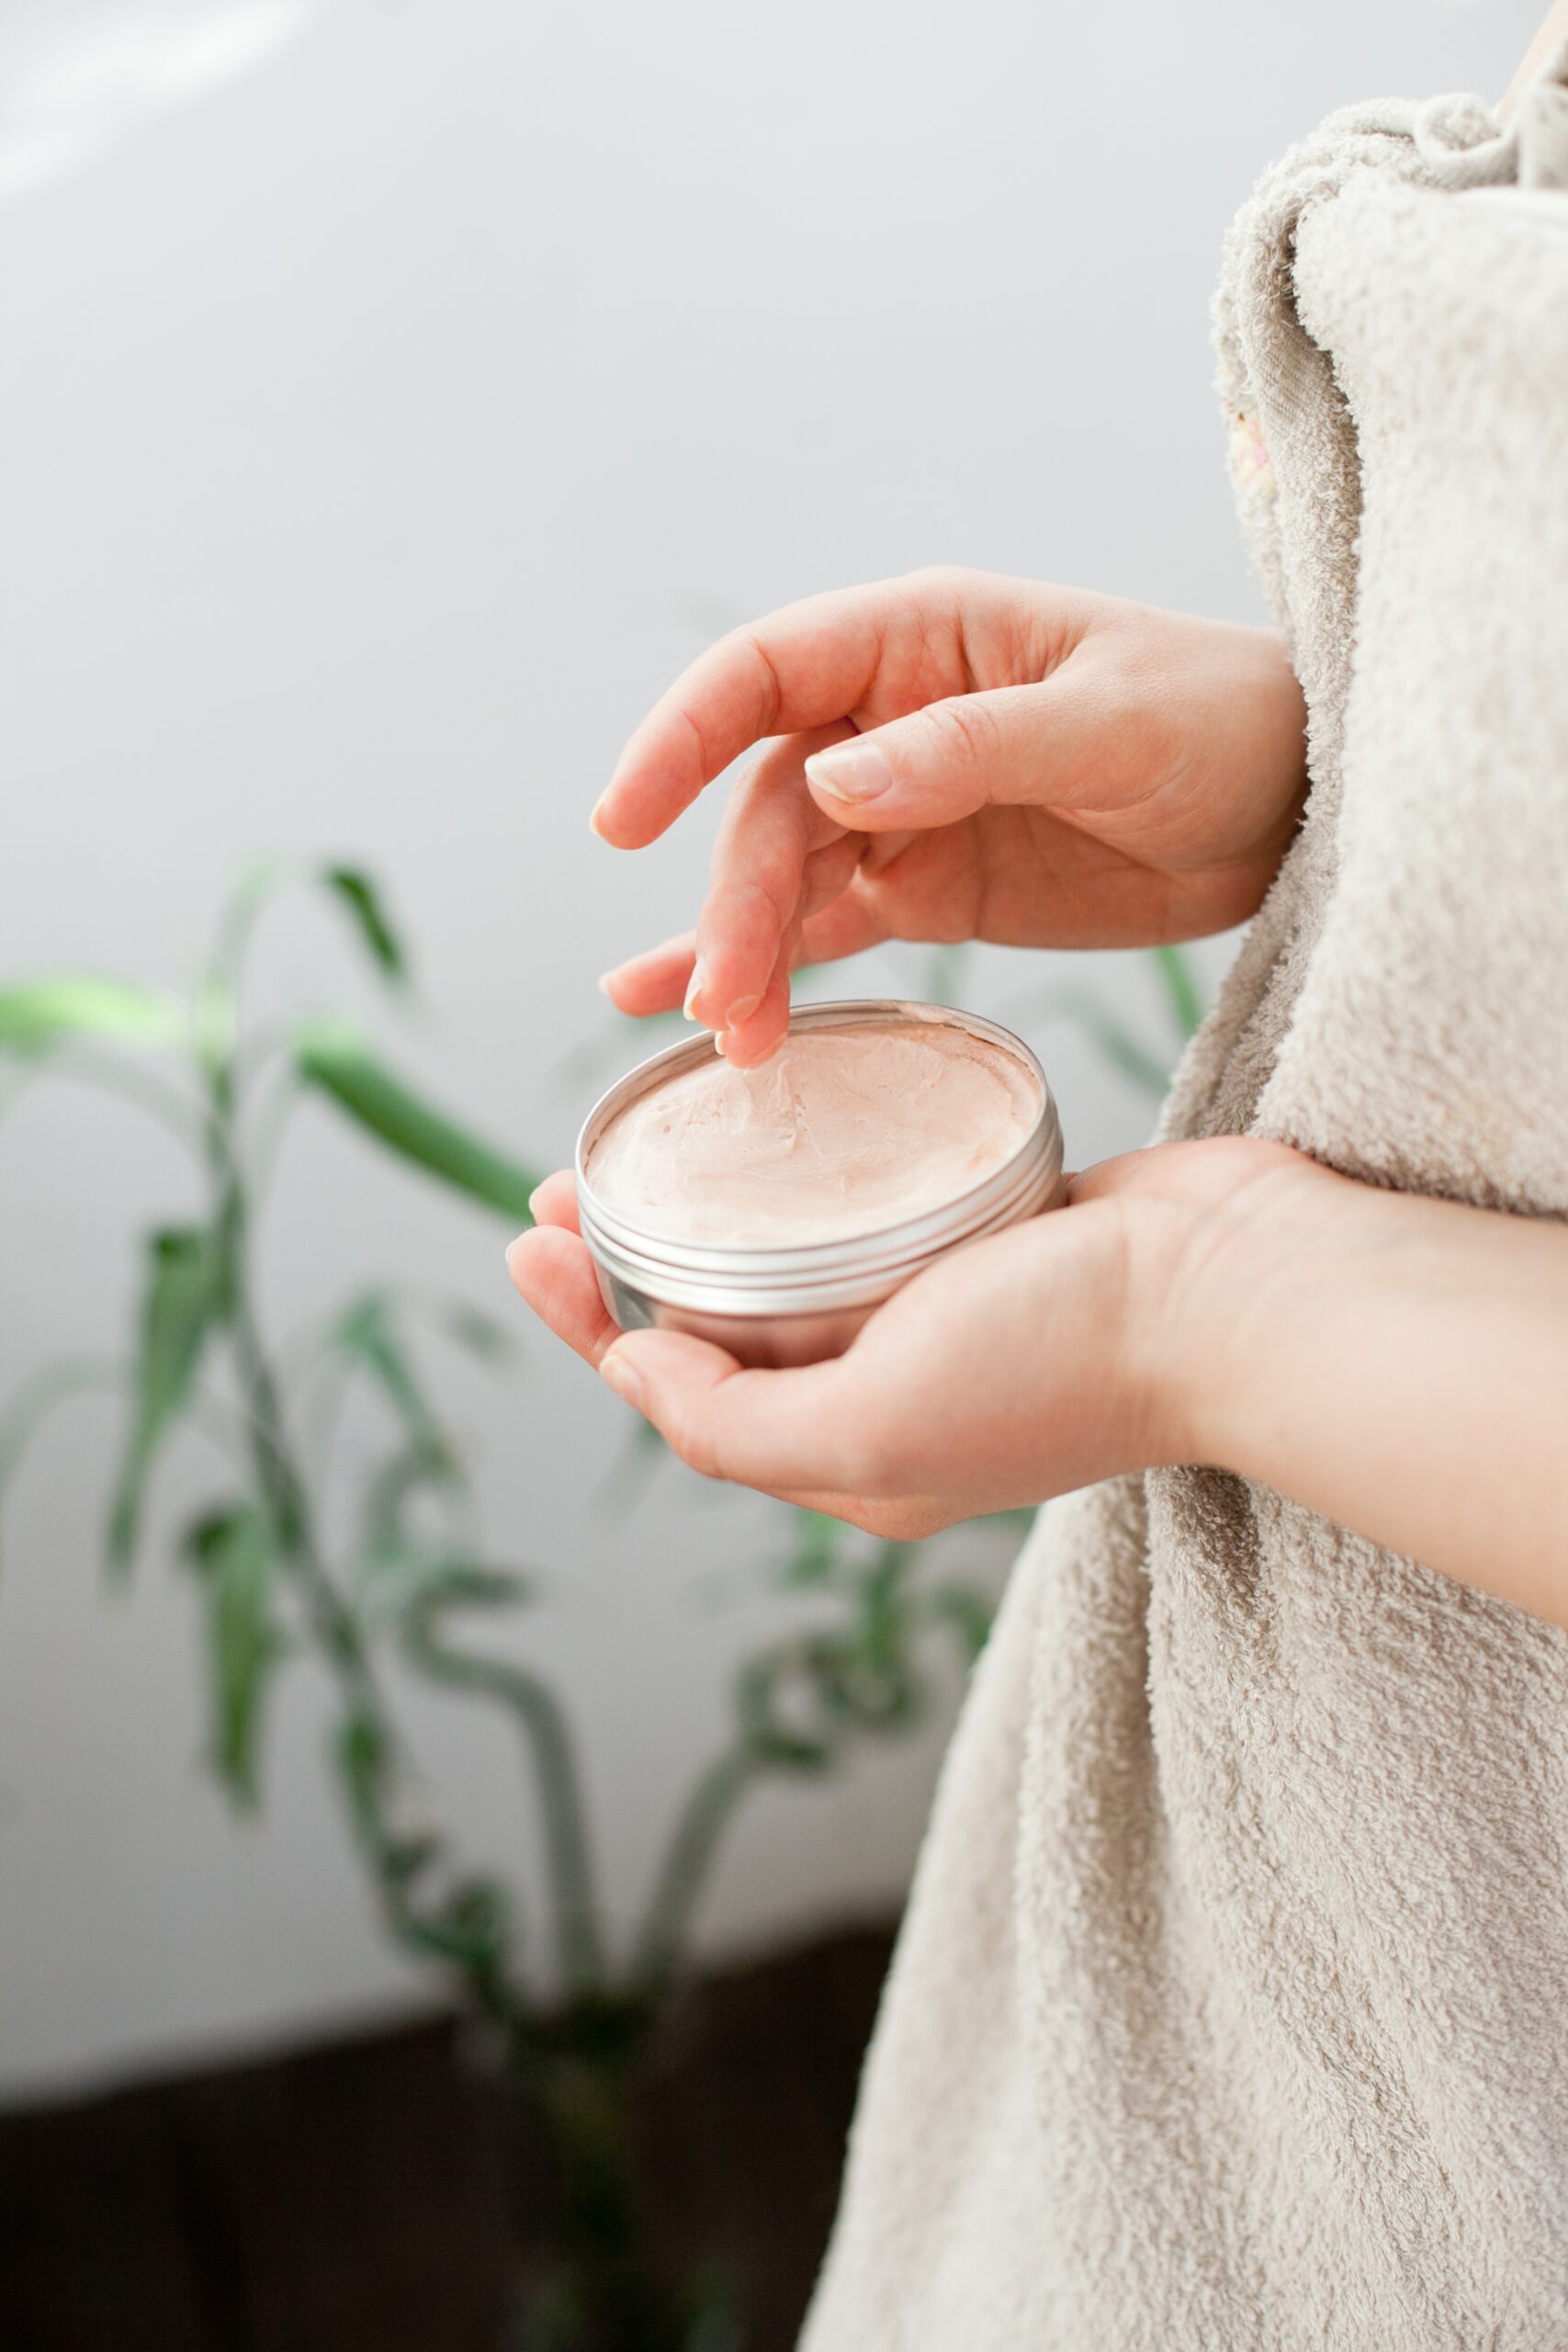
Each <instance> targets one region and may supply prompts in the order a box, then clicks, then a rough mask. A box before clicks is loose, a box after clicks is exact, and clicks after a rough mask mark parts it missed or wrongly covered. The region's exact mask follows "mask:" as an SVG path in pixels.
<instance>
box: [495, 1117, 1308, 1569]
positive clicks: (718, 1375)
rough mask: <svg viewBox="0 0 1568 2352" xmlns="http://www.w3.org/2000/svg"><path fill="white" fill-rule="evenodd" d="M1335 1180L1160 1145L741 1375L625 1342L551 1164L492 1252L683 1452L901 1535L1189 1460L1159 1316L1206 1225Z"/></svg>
mask: <svg viewBox="0 0 1568 2352" xmlns="http://www.w3.org/2000/svg"><path fill="white" fill-rule="evenodd" d="M1281 1178H1283V1179H1284V1180H1285V1181H1293V1182H1309V1183H1324V1184H1329V1185H1337V1184H1338V1183H1339V1182H1341V1181H1342V1180H1340V1179H1338V1178H1337V1177H1332V1176H1327V1175H1325V1173H1324V1171H1323V1170H1320V1169H1317V1168H1315V1167H1314V1165H1313V1163H1312V1162H1311V1161H1308V1160H1304V1159H1302V1158H1301V1157H1300V1155H1299V1154H1297V1153H1294V1152H1291V1151H1287V1150H1285V1149H1284V1148H1283V1147H1282V1146H1279V1145H1273V1144H1267V1143H1260V1142H1257V1141H1252V1140H1247V1139H1245V1138H1231V1139H1226V1140H1223V1141H1218V1142H1213V1143H1201V1144H1180V1145H1167V1146H1164V1147H1161V1148H1158V1149H1156V1150H1153V1151H1146V1152H1134V1153H1132V1154H1129V1155H1128V1156H1127V1157H1126V1158H1125V1159H1118V1160H1111V1161H1107V1162H1105V1163H1104V1164H1103V1165H1102V1166H1101V1167H1100V1168H1098V1169H1093V1170H1089V1173H1088V1174H1087V1175H1085V1176H1081V1177H1077V1178H1076V1179H1075V1180H1074V1181H1073V1183H1072V1186H1071V1190H1070V1193H1069V1204H1068V1205H1067V1206H1066V1207H1065V1208H1063V1209H1058V1210H1054V1211H1052V1212H1050V1213H1048V1214H1047V1215H1045V1216H1039V1217H1033V1218H1031V1219H1029V1220H1028V1221H1026V1222H1025V1223H1023V1224H1021V1225H1018V1226H1014V1227H1010V1229H1009V1230H1008V1231H1007V1232H1005V1233H1000V1234H997V1235H993V1236H991V1237H990V1238H987V1239H986V1240H984V1241H978V1242H975V1243H972V1244H970V1245H968V1246H967V1247H965V1248H964V1249H961V1250H953V1251H952V1252H950V1253H949V1255H948V1256H946V1257H945V1258H943V1259H942V1260H941V1261H939V1262H938V1263H937V1264H936V1265H934V1266H932V1267H931V1268H930V1269H928V1270H927V1271H926V1272H923V1273H921V1274H919V1275H918V1276H917V1277H916V1278H915V1279H914V1281H912V1282H910V1283H906V1284H905V1286H904V1288H903V1289H902V1290H900V1291H897V1293H895V1295H894V1296H893V1297H892V1298H891V1299H889V1300H888V1302H887V1303H886V1306H882V1307H880V1308H878V1310H877V1311H876V1313H875V1314H874V1315H873V1316H872V1317H871V1318H870V1320H869V1321H868V1322H867V1323H866V1324H865V1326H864V1327H863V1329H862V1330H861V1331H860V1332H859V1333H858V1334H857V1336H856V1338H855V1340H854V1341H853V1343H852V1346H851V1347H850V1349H849V1350H848V1351H847V1352H846V1353H845V1354H844V1355H842V1356H840V1357H838V1358H836V1359H834V1360H833V1361H831V1362H829V1363H820V1364H811V1365H807V1366H805V1367H803V1368H801V1369H798V1370H791V1371H783V1372H762V1371H748V1370H743V1369H742V1368H741V1366H740V1365H739V1364H738V1363H736V1361H735V1359H734V1358H733V1357H732V1356H729V1355H728V1354H727V1353H726V1352H725V1351H724V1350H723V1349H721V1348H717V1347H714V1346H711V1345H710V1344H709V1343H708V1342H707V1341H705V1340H695V1339H690V1338H687V1337H684V1336H682V1335H681V1334H677V1333H673V1332H659V1331H639V1332H635V1333H632V1334H630V1335H628V1336H623V1335H622V1334H621V1332H620V1331H619V1330H618V1329H616V1327H615V1324H614V1323H613V1322H612V1321H611V1319H610V1317H609V1316H608V1314H607V1313H606V1311H605V1308H604V1302H603V1300H602V1299H601V1297H600V1295H599V1289H598V1283H597V1280H596V1277H595V1274H594V1271H593V1266H592V1260H591V1259H590V1257H589V1254H588V1249H587V1245H586V1243H585V1242H584V1241H583V1240H582V1239H581V1236H580V1234H579V1231H578V1226H577V1204H576V1196H575V1186H574V1183H573V1180H572V1178H571V1175H570V1172H569V1171H566V1170H562V1171H561V1172H560V1173H559V1174H558V1175H556V1176H552V1177H550V1178H549V1179H548V1180H547V1182H545V1183H544V1184H543V1185H541V1186H540V1188H539V1191H538V1192H537V1193H536V1195H535V1202H534V1211H535V1215H536V1217H537V1219H538V1223H537V1225H536V1227H535V1229H534V1230H533V1231H532V1232H529V1233H525V1234H523V1235H522V1236H520V1237H519V1238H518V1239H517V1240H516V1241H514V1242H513V1245H512V1248H511V1250H510V1251H509V1252H508V1265H509V1267H510V1270H511V1273H512V1278H513V1282H514V1283H515V1284H516V1286H517V1288H518V1290H519V1291H520V1292H521V1293H522V1295H523V1296H524V1297H525V1299H526V1300H527V1301H528V1303H529V1305H530V1306H533V1307H534V1308H535V1310H536V1313H538V1314H539V1315H540V1316H541V1317H543V1318H544V1320H545V1321H546V1322H547V1323H548V1324H549V1326H550V1327H551V1329H553V1330H555V1331H556V1332H558V1334H559V1336H560V1337H561V1338H562V1339H563V1340H566V1341H567V1343H568V1345H569V1346H570V1347H572V1348H574V1349H575V1350H576V1351H577V1352H578V1353H579V1354H580V1355H581V1356H582V1357H584V1358H585V1359H586V1361H587V1362H588V1363H591V1364H592V1365H594V1366H595V1367H596V1369H597V1370H598V1371H599V1372H600V1373H602V1374H603V1375H604V1378H605V1379H606V1380H607V1381H608V1382H609V1383H610V1385H612V1386H613V1387H615V1390H616V1391H617V1393H618V1394H619V1395H620V1396H622V1397H625V1398H626V1401H627V1402H628V1403H630V1404H632V1405H634V1406H636V1407H637V1409H638V1410H639V1411H641V1412H643V1413H645V1414H646V1415H647V1417H648V1418H649V1419H650V1420H651V1421H652V1422H653V1423H654V1424H655V1426H656V1427H657V1428H658V1429H659V1430H660V1432H661V1433H662V1435H663V1436H664V1437H665V1438H666V1439H667V1440H668V1442H669V1443H670V1445H671V1448H672V1449H673V1450H674V1452H675V1453H678V1454H679V1455H680V1456H681V1457H682V1460H683V1461H685V1462H687V1463H689V1464H691V1465H692V1466H693V1467H694V1469H697V1470H700V1471H702V1472H703V1473H705V1475H706V1476H710V1477H716V1478H725V1479H732V1480H736V1481H738V1482H739V1483H740V1484H742V1485H745V1486H749V1487H758V1488H760V1489H761V1491H763V1492H764V1493H767V1494H772V1495H776V1496H778V1497H779V1498H781V1499H783V1500H784V1501H787V1502H795V1503H809V1504H810V1505H811V1506H812V1507H813V1508H815V1509H817V1510H825V1511H829V1512H830V1513H831V1514H832V1515H833V1516H834V1517H836V1518H840V1519H845V1520H849V1521H852V1522H853V1523H854V1524H855V1525H856V1526H859V1527H863V1528H866V1529H868V1530H870V1531H871V1532H874V1533H876V1534H879V1535H897V1536H901V1537H909V1536H917V1535H924V1534H930V1533H931V1532H933V1531H934V1530H935V1529H936V1528H938V1527H942V1526H946V1525H949V1524H950V1523H951V1522H952V1521H955V1520H959V1519H967V1518H973V1517H975V1516H976V1515H977V1514H979V1513H982V1512H985V1511H991V1510H1004V1509H1007V1508H1009V1507H1010V1506H1013V1505H1018V1504H1026V1503H1036V1502H1040V1501H1042V1500H1043V1499H1044V1498H1046V1497H1048V1496H1051V1495H1055V1494H1061V1493H1065V1492H1066V1491H1067V1490H1068V1489H1070V1488H1072V1487H1081V1486H1086V1485H1088V1484H1089V1483H1091V1482H1092V1481H1093V1480H1095V1479H1098V1478H1103V1477H1109V1476H1112V1475H1113V1474H1115V1473H1116V1472H1118V1471H1123V1470H1134V1469H1142V1468H1146V1467H1149V1466H1151V1465H1152V1464H1156V1463H1160V1462H1171V1461H1179V1460H1181V1459H1184V1458H1186V1453H1187V1446H1188V1436H1189V1431H1188V1413H1189V1408H1190V1397H1189V1395H1188V1393H1187V1387H1186V1384H1185V1381H1184V1379H1183V1378H1182V1377H1181V1376H1180V1374H1181V1373H1182V1372H1183V1371H1184V1369H1185V1367H1186V1365H1187V1363H1188V1362H1189V1358H1188V1356H1187V1354H1186V1352H1185V1351H1184V1350H1183V1349H1182V1348H1181V1346H1180V1344H1179V1342H1180V1339H1181V1333H1180V1331H1179V1329H1178V1328H1177V1325H1176V1321H1175V1319H1174V1318H1173V1317H1172V1315H1171V1312H1170V1306H1169V1302H1170V1301H1171V1300H1172V1299H1174V1298H1176V1297H1178V1296H1181V1295H1184V1281H1185V1275H1184V1272H1183V1269H1184V1266H1185V1265H1186V1264H1187V1263H1188V1262H1189V1261H1190V1259H1191V1257H1192V1255H1193V1253H1194V1250H1196V1249H1197V1248H1198V1244H1197V1241H1196V1237H1197V1236H1198V1235H1199V1234H1200V1233H1201V1231H1202V1230H1203V1228H1204V1227H1205V1225H1206V1223H1207V1221H1208V1220H1209V1219H1210V1218H1212V1217H1213V1216H1214V1215H1215V1214H1216V1213H1218V1212H1222V1211H1225V1210H1226V1209H1227V1208H1229V1207H1231V1206H1234V1204H1236V1203H1237V1202H1239V1200H1240V1199H1241V1197H1242V1196H1243V1194H1244V1193H1246V1191H1247V1188H1248V1186H1250V1185H1252V1184H1255V1183H1258V1182H1261V1181H1265V1180H1272V1181H1274V1182H1279V1181H1280V1179H1281Z"/></svg>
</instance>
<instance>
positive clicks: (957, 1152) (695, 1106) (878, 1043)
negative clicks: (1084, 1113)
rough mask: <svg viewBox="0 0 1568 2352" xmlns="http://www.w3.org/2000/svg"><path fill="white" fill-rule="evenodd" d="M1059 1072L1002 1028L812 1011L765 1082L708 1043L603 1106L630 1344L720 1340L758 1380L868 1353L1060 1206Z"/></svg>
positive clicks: (599, 1111)
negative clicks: (951, 1255)
mask: <svg viewBox="0 0 1568 2352" xmlns="http://www.w3.org/2000/svg"><path fill="white" fill-rule="evenodd" d="M1061 1169H1062V1145H1061V1131H1060V1128H1059V1126H1058V1125H1057V1121H1056V1113H1055V1104H1054V1103H1052V1100H1051V1093H1050V1089H1049V1088H1048V1087H1047V1085H1046V1083H1045V1079H1044V1073H1043V1071H1042V1069H1041V1068H1040V1065H1039V1063H1038V1062H1037V1061H1036V1060H1035V1058H1034V1056H1033V1055H1032V1053H1031V1052H1030V1050H1029V1048H1028V1047H1027V1046H1024V1045H1023V1044H1021V1041H1020V1040H1019V1039H1018V1038H1016V1037H1014V1036H1012V1035H1010V1033H1009V1032H1008V1031H1007V1030H1005V1029H1001V1028H998V1026H997V1024H996V1023H994V1022H987V1021H981V1020H979V1019H977V1018H976V1017H975V1016H974V1015H972V1014H967V1013H960V1012H950V1011H948V1010H947V1009H946V1008H945V1007H942V1006H940V1005H923V1004H905V1003H900V1002H895V1001H885V1000H877V1001H863V1002H858V1003H844V1004H827V1005H811V1006H807V1007H805V1008H803V1009H802V1010H800V1011H799V1012H796V1013H795V1017H794V1020H793V1021H792V1023H791V1024H790V1030H789V1034H788V1035H787V1036H786V1038H785V1039H784V1043H783V1045H782V1046H780V1047H779V1050H778V1051H777V1053H775V1054H774V1055H773V1057H771V1058H770V1059H769V1060H768V1061H766V1062H764V1063H762V1064H761V1065H760V1066H759V1067H758V1068H757V1069H744V1070H743V1069H735V1068H734V1067H733V1066H732V1065H731V1064H730V1063H728V1062H727V1061H725V1060H724V1059H723V1058H722V1057H720V1056H719V1055H717V1054H716V1053H715V1052H714V1049H713V1044H712V1040H711V1039H710V1038H709V1037H708V1035H706V1033H704V1034H703V1035H701V1036H699V1037H695V1038H693V1039H690V1040H688V1041H686V1042H685V1043H683V1044H682V1045H679V1046H672V1047H671V1049H670V1050H669V1051H668V1052H666V1053H662V1054H657V1055H655V1056H654V1057H653V1058H652V1060H651V1061H649V1062H645V1063H644V1064H643V1065H642V1066H641V1068H640V1069H635V1070H633V1071H632V1072H631V1073H630V1075H629V1077H627V1078H625V1079H623V1080H621V1081H620V1083H619V1085H618V1086H615V1087H612V1088H611V1090H610V1091H609V1093H608V1094H606V1095H605V1096H604V1099H603V1101H602V1102H600V1103H598V1104H596V1105H595V1107H594V1109H593V1110H592V1112H591V1113H590V1114H589V1117H588V1119H587V1121H586V1123H585V1125H584V1126H583V1130H582V1135H581V1139H580V1141H579V1145H578V1159H577V1174H578V1194H579V1208H580V1215H581V1226H582V1233H583V1238H584V1239H585V1240H586V1241H587V1243H588V1246H589V1249H590V1250H591V1252H592V1256H593V1260H594V1263H595V1266H596V1268H597V1271H598V1275H599V1283H600V1289H601V1291H602V1293H603V1295H604V1302H605V1305H606V1306H608V1308H609V1310H610V1312H611V1314H612V1315H613V1316H614V1317H615V1320H616V1321H617V1322H618V1323H619V1324H620V1325H621V1328H622V1329H625V1330H630V1329H637V1327H639V1326H644V1325H648V1324H658V1325H660V1326H663V1327H666V1328H670V1329H678V1330H686V1331H694V1332H695V1333H697V1334H698V1336H699V1337H703V1338H708V1339H714V1340H718V1341H719V1343H720V1344H721V1345H722V1346H725V1347H727V1348H728V1349H729V1350H730V1351H732V1352H733V1353H735V1354H737V1355H739V1357H740V1358H741V1360H742V1361H743V1362H745V1363H808V1362H811V1361H812V1360H813V1359H815V1358H817V1357H820V1356H826V1355H833V1354H837V1353H838V1352H840V1350H842V1349H843V1348H844V1347H846V1346H847V1345H848V1344H849V1341H850V1340H851V1339H852V1337H853V1335H854V1333H855V1331H856V1330H857V1329H859V1328H860V1325H861V1324H862V1323H863V1321H864V1320H865V1317H866V1316H867V1315H868V1314H869V1313H870V1312H871V1310H872V1308H873V1307H874V1306H876V1305H878V1304H879V1303H880V1301H881V1300H883V1299H885V1298H886V1297H887V1296H889V1295H890V1294H891V1293H892V1292H893V1291H895V1290H896V1289H897V1287H898V1285H899V1284H900V1283H903V1282H907V1281H908V1278H909V1276H910V1275H911V1274H914V1273H918V1272H919V1271H920V1269H921V1267H922V1266H925V1265H928V1264H930V1263H931V1261H932V1260H933V1259H934V1258H936V1257H939V1256H941V1255H942V1253H943V1252H944V1251H945V1250H950V1249H953V1248H954V1247H955V1246H956V1245H957V1244H958V1243H960V1242H962V1241H965V1240H973V1239H976V1238H979V1237H980V1236H981V1235H983V1234H987V1233H994V1232H997V1231H998V1230H999V1229H1000V1228H1001V1227H1003V1226H1006V1225H1010V1224H1012V1223H1014V1222H1015V1221H1016V1220H1017V1219H1018V1218H1019V1217H1022V1216H1032V1215H1033V1214H1034V1212H1035V1211H1036V1210H1038V1209H1041V1208H1043V1207H1045V1206H1046V1205H1047V1204H1049V1203H1050V1202H1051V1201H1052V1200H1054V1199H1055V1195H1056V1193H1057V1190H1058V1188H1059V1184H1060V1180H1061Z"/></svg>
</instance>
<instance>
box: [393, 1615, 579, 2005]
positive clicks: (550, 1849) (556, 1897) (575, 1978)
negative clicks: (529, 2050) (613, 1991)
mask: <svg viewBox="0 0 1568 2352" xmlns="http://www.w3.org/2000/svg"><path fill="white" fill-rule="evenodd" d="M405 1647H406V1649H407V1651H408V1655H409V1657H410V1658H411V1659H412V1662H413V1663H414V1664H415V1665H416V1666H418V1667H419V1668H421V1670H422V1671H423V1673H425V1674H427V1675H428V1676H429V1677H430V1678H431V1679H432V1681H434V1682H445V1683H446V1684H448V1685H450V1686H451V1687H452V1688H453V1689H456V1690H463V1691H477V1692H479V1693H480V1694H481V1695H482V1696H484V1697H486V1698H491V1699H495V1700H498V1701H499V1702H500V1703H501V1704H502V1706H504V1707H506V1708H509V1709H510V1710H511V1712H512V1713H513V1714H514V1715H515V1716H516V1718H517V1721H518V1724H519V1725H520V1727H521V1729H522V1731H523V1734H524V1736H525V1739H526V1740H527V1742H528V1743H529V1746H530V1747H531V1748H532V1750H533V1756H534V1767H535V1778H536V1785H537V1789H538V1797H539V1811H540V1815H541V1818H542V1820H543V1823H544V1830H545V1852H546V1859H547V1867H548V1870H549V1873H550V1890H551V1897H552V1902H551V1908H552V1912H553V1915H554V1918H555V1923H556V1938H557V1958H558V1962H559V1966H560V1973H561V1981H562V1984H563V1985H564V1986H565V1989H566V1992H567V1994H568V1996H569V1997H573V1996H580V1995H581V1994H584V1993H588V1992H593V1991H598V1990H601V1989H603V1987H604V1978H605V1956H604V1938H603V1935H602V1932H601V1929H600V1925H599V1908H598V1902H597V1898H596V1896H595V1894H594V1888H593V1868H592V1858H591V1850H590V1842H589V1836H588V1822H587V1815H586V1811H585V1808H584V1805H583V1802H582V1790H581V1781H580V1779H579V1775H578V1770H577V1758H576V1756H575V1754H574V1753H573V1750H572V1744H571V1735H570V1731H569V1730H568V1728H567V1723H566V1718H565V1716H564V1715H563V1714H562V1713H561V1710H560V1707H559V1704H558V1702H557V1700H556V1697H555V1694H554V1692H553V1691H550V1690H549V1689H548V1687H547V1685H546V1684H545V1683H543V1682H541V1681H540V1679H538V1677H537V1676H536V1675H534V1674H531V1673H530V1672H529V1671H528V1669H527V1668H526V1667H522V1666H517V1665H514V1664H513V1662H512V1661H511V1660H509V1659H505V1658H495V1657H475V1656H474V1655H473V1654H472V1653H471V1652H469V1651H466V1650H456V1649H453V1648H452V1647H451V1645H449V1644H448V1643H446V1642H443V1641H441V1640H439V1639H438V1638H437V1636H436V1634H435V1633H434V1630H433V1628H432V1625H431V1623H430V1620H429V1616H428V1614H426V1615H424V1616H421V1617H418V1618H416V1619H415V1621H414V1623H412V1626H411V1627H410V1629H409V1632H408V1634H407V1636H406V1639H405Z"/></svg>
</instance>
